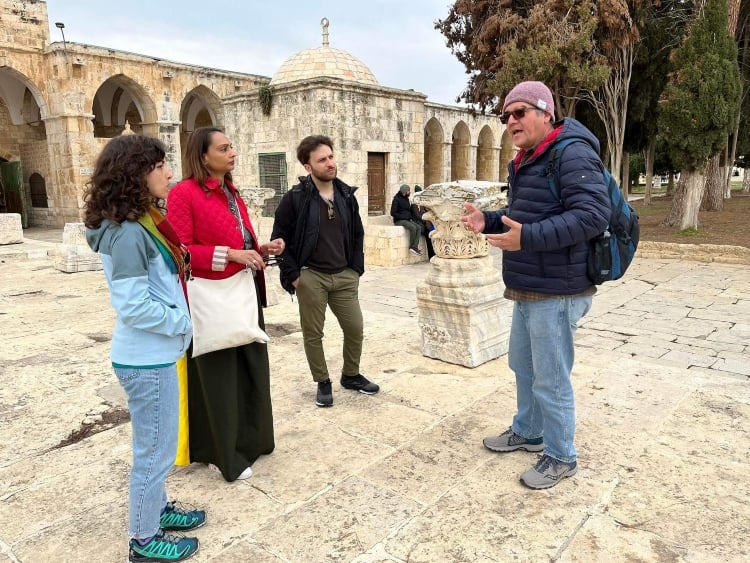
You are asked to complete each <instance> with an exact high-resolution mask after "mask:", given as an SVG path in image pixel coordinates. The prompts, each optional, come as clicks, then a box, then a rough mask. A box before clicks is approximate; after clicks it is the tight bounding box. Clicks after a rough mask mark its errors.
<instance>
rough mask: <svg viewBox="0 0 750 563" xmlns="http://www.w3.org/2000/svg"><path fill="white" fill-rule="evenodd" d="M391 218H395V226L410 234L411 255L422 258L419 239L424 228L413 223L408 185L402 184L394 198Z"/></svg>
mask: <svg viewBox="0 0 750 563" xmlns="http://www.w3.org/2000/svg"><path fill="white" fill-rule="evenodd" d="M391 217H393V224H394V225H398V226H399V227H403V228H405V229H406V231H407V232H408V233H409V250H410V251H411V253H412V254H416V255H417V256H421V255H422V251H421V250H419V237H420V235H421V234H422V226H421V225H420V224H419V223H416V222H414V221H412V216H411V202H410V201H409V186H408V185H406V184H402V185H401V187H400V188H399V189H398V192H396V195H395V196H393V201H392V202H391Z"/></svg>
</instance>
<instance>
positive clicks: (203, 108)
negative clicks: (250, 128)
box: [180, 84, 224, 176]
mask: <svg viewBox="0 0 750 563" xmlns="http://www.w3.org/2000/svg"><path fill="white" fill-rule="evenodd" d="M180 122H181V125H180V147H182V174H183V176H184V175H185V174H186V173H187V170H186V169H185V162H186V159H185V150H186V149H187V140H188V137H189V136H190V133H192V132H193V131H195V130H196V129H197V128H198V127H223V122H224V109H223V106H222V105H221V99H220V98H219V96H217V95H216V93H215V92H214V91H213V90H211V89H210V88H207V87H206V86H203V85H202V84H201V85H200V86H196V87H195V88H193V89H192V90H190V92H188V93H187V95H186V96H185V98H184V99H183V100H182V105H181V106H180Z"/></svg>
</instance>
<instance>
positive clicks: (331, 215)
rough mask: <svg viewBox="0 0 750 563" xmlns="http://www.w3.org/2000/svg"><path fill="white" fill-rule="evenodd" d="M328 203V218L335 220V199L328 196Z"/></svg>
mask: <svg viewBox="0 0 750 563" xmlns="http://www.w3.org/2000/svg"><path fill="white" fill-rule="evenodd" d="M326 203H327V204H328V220H329V221H333V220H334V219H335V218H336V210H335V209H334V207H333V200H332V199H328V198H326Z"/></svg>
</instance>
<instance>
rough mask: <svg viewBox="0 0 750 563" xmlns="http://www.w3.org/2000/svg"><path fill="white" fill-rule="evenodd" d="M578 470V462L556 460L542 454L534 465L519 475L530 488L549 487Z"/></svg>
mask: <svg viewBox="0 0 750 563" xmlns="http://www.w3.org/2000/svg"><path fill="white" fill-rule="evenodd" d="M577 471H578V464H577V463H576V462H575V461H574V462H573V463H565V462H563V461H558V460H556V459H555V458H554V457H550V456H548V455H547V454H544V455H543V456H542V457H540V458H539V461H537V462H536V465H535V466H534V467H532V468H531V469H529V470H528V471H526V472H524V473H523V474H522V475H521V481H522V482H523V484H524V485H526V486H527V487H529V488H531V489H549V488H550V487H554V486H555V485H557V484H558V483H559V482H560V481H562V480H563V479H565V477H572V476H573V475H575V474H576V472H577Z"/></svg>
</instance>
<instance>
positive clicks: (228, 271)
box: [167, 177, 266, 307]
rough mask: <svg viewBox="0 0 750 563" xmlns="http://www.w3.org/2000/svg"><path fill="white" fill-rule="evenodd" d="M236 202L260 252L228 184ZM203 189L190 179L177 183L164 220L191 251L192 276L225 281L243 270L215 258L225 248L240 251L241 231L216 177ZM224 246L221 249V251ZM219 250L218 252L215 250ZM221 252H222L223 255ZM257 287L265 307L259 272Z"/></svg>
mask: <svg viewBox="0 0 750 563" xmlns="http://www.w3.org/2000/svg"><path fill="white" fill-rule="evenodd" d="M227 185H228V187H229V189H230V190H231V192H232V193H233V194H234V195H235V197H236V199H237V207H238V208H239V210H240V216H241V217H242V222H243V223H244V225H245V228H247V229H248V230H249V231H250V234H251V235H252V238H253V249H254V250H256V251H257V252H258V253H260V245H259V244H258V237H257V236H256V234H255V230H254V229H253V226H252V224H251V223H250V216H249V215H248V213H247V207H245V202H244V201H242V198H241V197H240V195H239V193H238V192H237V189H236V188H235V187H234V186H233V185H232V184H227ZM206 188H207V189H206V190H204V189H202V188H201V187H200V186H199V185H198V182H196V181H195V180H194V179H193V178H188V179H187V180H183V181H182V182H180V183H179V184H177V185H176V186H175V187H174V188H172V189H171V190H170V192H169V196H168V198H167V219H168V220H169V222H170V223H171V224H172V227H173V228H174V230H175V231H176V232H177V235H178V236H179V237H180V241H181V242H182V243H184V244H185V245H187V247H188V249H189V250H190V265H191V266H192V269H193V275H194V276H197V277H200V278H207V279H212V280H218V279H224V278H228V277H230V276H232V275H234V274H236V273H237V272H239V271H240V270H242V269H243V268H244V266H243V265H242V264H238V263H237V262H224V261H223V260H221V261H219V262H217V256H221V255H222V254H225V248H226V247H229V248H234V249H238V250H239V249H242V247H243V238H242V231H241V229H240V227H239V225H238V224H237V218H236V217H235V216H234V215H233V214H232V212H231V210H230V209H229V202H228V201H227V197H226V195H225V193H224V190H222V189H221V186H220V184H219V181H218V180H217V179H216V178H213V177H211V178H208V179H207V180H206ZM222 247H224V248H222ZM217 248H218V250H217ZM222 250H223V251H224V252H222ZM257 279H258V287H259V292H258V293H259V296H260V301H261V304H262V305H263V306H264V307H265V306H266V281H265V277H264V275H263V272H262V271H259V272H258V278H257Z"/></svg>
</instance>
